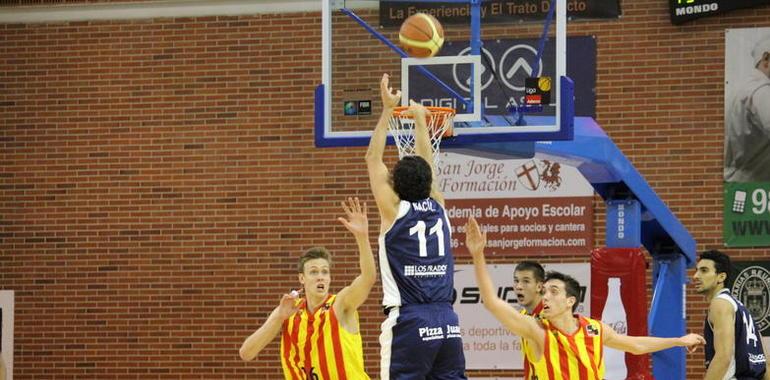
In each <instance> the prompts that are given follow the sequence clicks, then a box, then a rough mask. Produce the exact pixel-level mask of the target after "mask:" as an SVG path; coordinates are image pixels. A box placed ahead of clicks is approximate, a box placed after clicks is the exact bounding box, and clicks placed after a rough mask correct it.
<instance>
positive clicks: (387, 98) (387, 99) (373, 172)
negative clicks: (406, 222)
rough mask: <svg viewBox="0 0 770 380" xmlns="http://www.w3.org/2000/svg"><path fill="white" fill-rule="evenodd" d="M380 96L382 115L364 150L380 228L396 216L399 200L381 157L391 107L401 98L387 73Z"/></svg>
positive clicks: (381, 84) (381, 83) (385, 226)
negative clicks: (380, 219) (391, 84)
mask: <svg viewBox="0 0 770 380" xmlns="http://www.w3.org/2000/svg"><path fill="white" fill-rule="evenodd" d="M380 96H381V98H382V115H380V120H379V121H378V122H377V126H376V127H375V128H374V132H373V133H372V138H371V140H369V149H368V150H367V151H366V167H367V170H368V171H369V185H370V186H371V188H372V194H374V200H375V202H376V203H377V208H378V209H379V211H380V216H381V217H382V227H381V228H387V226H389V225H390V223H389V222H392V221H393V220H394V219H395V218H396V212H397V211H398V210H397V207H398V202H399V200H398V195H396V193H395V191H393V187H392V186H391V184H390V174H389V172H388V168H387V167H386V166H385V163H384V162H383V160H382V159H383V155H384V153H385V143H386V141H387V137H388V120H389V119H390V116H391V114H392V113H393V109H394V108H395V107H396V105H398V102H399V99H401V91H400V90H398V91H396V92H395V93H394V92H393V89H392V88H391V87H390V77H389V76H388V74H383V75H382V80H381V81H380Z"/></svg>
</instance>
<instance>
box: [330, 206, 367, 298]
mask: <svg viewBox="0 0 770 380" xmlns="http://www.w3.org/2000/svg"><path fill="white" fill-rule="evenodd" d="M342 208H343V209H344V210H345V215H346V216H347V219H345V218H343V217H339V218H337V219H338V220H339V221H340V223H342V224H343V225H344V226H345V228H347V229H348V231H350V232H351V233H352V234H353V236H354V237H355V239H356V244H358V254H359V258H358V265H359V267H360V269H361V273H360V274H359V275H358V276H357V277H356V278H355V279H354V280H353V282H352V283H350V285H348V286H346V287H345V288H344V289H342V290H341V291H340V292H339V293H338V294H337V302H338V303H339V305H340V306H341V307H342V312H343V313H349V312H352V311H355V310H357V309H358V307H359V306H361V304H363V303H364V301H366V298H367V297H368V296H369V292H370V291H371V290H372V286H374V282H375V281H376V280H377V267H376V266H375V264H374V254H372V246H371V243H370V242H369V220H368V219H367V217H366V203H364V204H363V205H361V203H360V201H359V200H358V198H355V199H353V198H348V202H347V203H345V202H342ZM335 305H337V303H335Z"/></svg>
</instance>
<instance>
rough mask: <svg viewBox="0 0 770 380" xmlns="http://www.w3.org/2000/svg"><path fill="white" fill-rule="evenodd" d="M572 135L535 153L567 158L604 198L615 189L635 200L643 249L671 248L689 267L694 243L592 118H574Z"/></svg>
mask: <svg viewBox="0 0 770 380" xmlns="http://www.w3.org/2000/svg"><path fill="white" fill-rule="evenodd" d="M574 134H575V138H574V140H573V141H549V142H538V143H537V144H536V145H535V151H536V154H537V155H540V154H543V155H546V156H557V157H562V158H567V159H568V160H570V164H571V165H574V166H576V167H577V169H578V170H579V171H580V172H581V174H583V176H584V177H585V178H586V179H587V180H588V181H589V182H590V183H591V185H593V187H594V189H595V190H596V192H597V193H599V194H600V195H601V196H602V198H604V199H610V198H612V197H613V195H614V193H616V192H617V191H618V190H620V191H621V192H623V193H628V196H632V197H633V198H636V199H637V200H638V201H639V202H640V203H641V206H642V226H641V228H642V244H643V245H644V246H645V248H647V250H648V251H649V252H650V253H652V254H653V255H655V254H657V253H670V252H664V250H666V251H670V250H671V249H675V250H676V251H678V252H681V253H682V254H683V255H684V256H685V259H686V262H687V265H688V266H693V265H694V264H695V256H696V245H695V240H694V239H693V237H692V236H691V235H690V233H689V232H688V231H687V229H686V228H685V227H684V226H683V225H682V223H681V222H680V221H679V219H677V218H676V216H674V214H673V213H672V212H671V210H670V209H669V208H668V207H667V206H666V204H665V203H663V201H662V200H661V199H660V198H659V197H658V196H657V194H655V191H653V190H652V188H651V187H650V186H649V184H648V183H647V181H645V180H644V178H643V177H642V175H641V174H639V172H638V171H637V170H636V168H634V166H633V165H632V164H631V162H630V161H629V160H628V158H626V156H625V155H624V154H623V153H622V152H621V151H620V149H618V147H617V146H616V145H615V144H614V143H613V142H612V140H611V139H610V138H609V137H608V136H607V134H606V133H604V131H603V130H602V129H601V127H599V125H598V124H597V123H596V122H595V121H594V120H593V119H592V118H588V117H576V118H575V130H574ZM672 245H673V246H675V247H673V246H672Z"/></svg>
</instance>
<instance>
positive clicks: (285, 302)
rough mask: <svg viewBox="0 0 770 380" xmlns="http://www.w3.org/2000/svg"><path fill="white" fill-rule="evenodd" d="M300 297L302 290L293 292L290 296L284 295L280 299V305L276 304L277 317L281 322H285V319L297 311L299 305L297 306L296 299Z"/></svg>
mask: <svg viewBox="0 0 770 380" xmlns="http://www.w3.org/2000/svg"><path fill="white" fill-rule="evenodd" d="M301 296H302V289H300V290H293V291H291V293H290V294H284V295H283V296H282V297H281V303H279V304H278V307H277V308H276V311H277V313H278V314H277V315H278V317H280V318H281V320H286V318H289V317H290V316H291V315H292V314H294V313H296V312H297V311H298V310H299V305H297V299H299V297H301Z"/></svg>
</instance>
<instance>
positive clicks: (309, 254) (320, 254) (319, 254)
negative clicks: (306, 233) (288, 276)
mask: <svg viewBox="0 0 770 380" xmlns="http://www.w3.org/2000/svg"><path fill="white" fill-rule="evenodd" d="M315 259H324V260H326V261H327V262H328V263H329V265H331V264H332V255H331V253H330V252H329V250H328V249H326V248H324V247H313V248H310V249H308V250H307V251H305V253H303V254H302V256H300V258H299V263H297V264H298V265H297V273H305V263H306V262H308V261H310V260H315Z"/></svg>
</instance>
